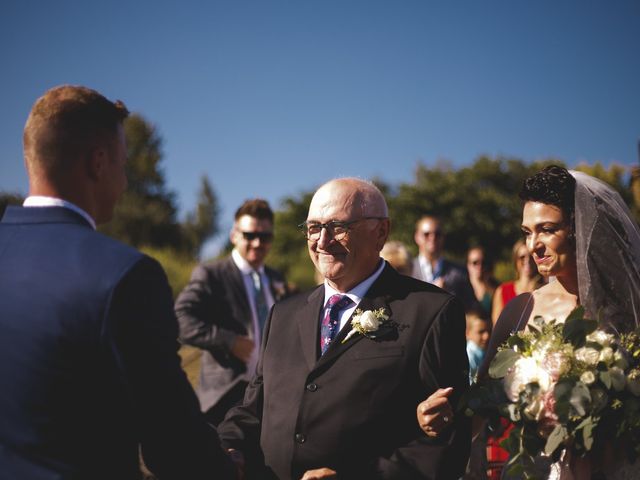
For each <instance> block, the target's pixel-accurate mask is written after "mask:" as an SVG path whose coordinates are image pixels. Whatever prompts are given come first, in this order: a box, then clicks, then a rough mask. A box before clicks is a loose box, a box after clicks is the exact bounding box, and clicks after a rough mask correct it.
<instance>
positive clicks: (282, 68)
mask: <svg viewBox="0 0 640 480" xmlns="http://www.w3.org/2000/svg"><path fill="white" fill-rule="evenodd" d="M0 72H1V73H0V79H1V80H0V81H1V82H2V90H1V91H2V94H1V100H2V102H1V104H0V190H5V191H15V192H19V193H23V194H26V192H27V178H26V174H25V173H24V169H23V166H22V146H21V132H22V127H23V125H24V121H25V119H26V116H27V114H28V112H29V109H30V107H31V105H32V103H33V101H34V100H35V99H36V98H37V97H38V96H40V95H41V94H42V93H43V92H44V91H45V90H46V89H48V88H50V87H52V86H54V85H58V84H62V83H72V84H84V85H87V86H90V87H92V88H95V89H97V90H99V91H100V92H102V93H103V94H105V95H106V96H107V97H109V98H111V99H116V98H118V99H121V100H123V101H124V102H125V103H126V104H127V106H128V107H129V109H130V110H132V111H136V112H139V113H141V114H142V115H143V116H144V117H146V118H147V119H148V120H149V121H151V122H152V123H154V124H155V125H156V126H157V128H158V130H159V132H160V134H161V136H162V137H163V139H164V161H163V164H164V171H165V174H166V178H167V183H168V186H169V188H170V189H172V190H174V191H175V192H176V194H177V200H178V202H179V206H180V212H181V214H184V212H185V211H187V210H189V209H191V208H193V206H194V204H195V201H196V190H197V188H198V185H199V177H200V176H201V175H202V174H203V173H204V174H207V175H208V176H209V178H210V180H211V181H212V184H213V186H214V188H215V190H216V192H217V194H218V196H219V198H220V200H221V203H222V208H223V211H222V218H221V220H222V222H221V223H222V227H223V228H224V229H225V230H227V229H228V228H229V227H230V225H231V222H232V215H233V212H234V210H235V208H236V207H237V206H238V205H239V204H240V203H241V202H242V201H243V200H244V199H246V198H249V197H254V196H262V197H265V198H267V199H268V200H269V201H271V202H272V203H273V205H274V207H276V208H277V207H278V206H279V202H280V200H281V199H282V198H283V197H284V196H287V195H297V194H298V193H299V192H301V191H307V190H311V189H313V188H315V187H316V186H317V185H318V184H319V183H321V182H323V181H324V180H327V179H328V178H331V177H334V176H338V175H357V176H361V177H366V178H370V177H373V176H378V177H381V178H383V179H384V180H386V181H388V182H391V183H394V184H396V183H399V182H410V181H412V180H413V172H414V169H415V167H416V165H417V163H418V162H422V163H424V164H427V165H431V164H433V163H434V162H436V161H437V160H438V159H448V160H450V161H451V162H452V163H453V164H454V165H456V166H462V165H465V164H468V163H470V162H472V161H473V160H474V159H475V158H476V157H477V156H478V155H481V154H488V155H492V156H493V155H508V156H516V157H519V158H522V159H524V160H527V161H533V160H535V159H538V158H542V157H549V156H553V157H557V158H560V159H562V160H564V161H565V162H567V163H568V164H570V165H575V164H577V163H579V162H581V161H586V162H588V163H593V162H595V161H601V162H604V163H605V164H609V163H611V162H617V163H621V164H625V165H632V164H637V162H638V155H637V142H638V139H639V137H640V2H638V1H636V0H627V1H605V0H602V1H589V0H575V1H573V0H572V1H569V0H563V1H558V0H554V1H549V0H536V1H533V0H502V1H490V0H484V1H479V0H468V1H462V0H459V1H458V0H442V1H430V0H385V1H378V0H313V1H311V0H290V1H271V0H253V1H250V0H225V1H215V0H202V1H190V0H183V1H175V2H168V1H160V0H155V1H149V0H140V1H126V2H124V1H101V2H94V1H89V0H83V1H80V0H78V1H69V0H58V1H55V2H53V1H50V0H42V1H34V0H8V1H5V2H3V6H2V9H1V10H0ZM210 248H211V247H210Z"/></svg>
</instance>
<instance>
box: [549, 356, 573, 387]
mask: <svg viewBox="0 0 640 480" xmlns="http://www.w3.org/2000/svg"><path fill="white" fill-rule="evenodd" d="M570 366H571V363H570V361H569V359H568V358H567V356H566V355H565V354H563V353H562V352H549V353H547V355H546V356H545V357H544V359H543V360H542V368H544V369H545V370H546V372H547V373H548V374H549V375H550V376H551V379H552V380H553V381H554V382H557V381H558V379H559V378H560V377H561V376H562V375H563V374H565V373H566V372H567V371H568V370H569V367H570Z"/></svg>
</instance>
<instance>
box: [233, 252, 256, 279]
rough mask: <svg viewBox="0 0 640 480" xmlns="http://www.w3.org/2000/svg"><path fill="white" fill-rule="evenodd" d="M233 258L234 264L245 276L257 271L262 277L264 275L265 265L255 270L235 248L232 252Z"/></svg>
mask: <svg viewBox="0 0 640 480" xmlns="http://www.w3.org/2000/svg"><path fill="white" fill-rule="evenodd" d="M231 258H232V260H233V263H235V264H236V267H238V269H239V270H240V271H241V272H242V273H243V274H244V275H250V274H251V272H253V271H257V272H258V273H259V274H260V275H262V274H263V273H264V265H260V266H259V267H258V268H253V267H252V266H251V265H250V264H249V262H247V260H246V259H245V258H244V257H243V256H242V255H240V252H239V251H238V250H237V249H235V248H234V249H233V250H232V251H231Z"/></svg>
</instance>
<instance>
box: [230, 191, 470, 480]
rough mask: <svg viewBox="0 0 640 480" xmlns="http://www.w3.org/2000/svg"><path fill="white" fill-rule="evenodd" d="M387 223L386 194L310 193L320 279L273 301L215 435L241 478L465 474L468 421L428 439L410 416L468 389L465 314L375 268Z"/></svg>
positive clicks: (311, 237) (310, 237)
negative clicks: (248, 376) (237, 393)
mask: <svg viewBox="0 0 640 480" xmlns="http://www.w3.org/2000/svg"><path fill="white" fill-rule="evenodd" d="M387 217H388V213H387V206H386V204H385V201H384V197H383V196H382V194H381V193H380V191H379V190H378V189H377V188H376V187H375V186H374V185H373V184H371V183H368V182H365V181H363V180H359V179H353V178H342V179H336V180H332V181H330V182H328V183H326V184H325V185H323V186H322V187H320V189H319V190H318V191H317V192H316V193H315V195H314V197H313V199H312V201H311V205H310V207H309V214H308V217H307V220H306V222H304V223H303V224H302V230H303V232H304V235H305V237H306V238H307V243H308V248H309V254H310V256H311V259H312V260H313V263H314V264H315V266H316V268H317V269H318V271H319V272H320V273H321V274H322V276H323V277H324V279H325V281H324V284H323V285H320V286H319V287H317V288H316V289H315V290H313V291H312V292H311V293H304V294H299V295H296V296H293V297H291V298H289V299H287V300H285V301H283V302H280V303H277V304H276V305H275V306H274V308H273V310H272V312H271V315H270V318H269V320H268V322H267V326H266V329H265V334H264V341H263V353H262V356H261V359H260V362H259V364H258V369H257V373H256V376H254V378H253V379H252V381H251V383H250V384H249V386H248V388H247V391H246V394H245V398H244V404H243V405H242V406H239V407H236V408H234V409H232V410H231V411H230V413H229V414H228V415H227V418H226V419H225V421H224V422H223V423H222V424H221V425H220V428H219V434H220V436H221V439H222V441H223V444H224V445H225V446H226V447H227V448H229V449H232V450H235V456H236V457H240V454H243V455H244V461H245V464H246V468H247V473H248V475H249V477H250V478H252V477H251V476H252V475H253V477H255V478H279V479H283V480H284V479H300V478H303V479H305V480H311V479H316V478H341V479H365V478H366V479H401V478H402V479H405V478H443V479H452V478H458V477H459V476H460V475H461V474H462V473H463V472H464V466H465V463H466V458H467V456H468V447H469V431H468V424H467V423H466V422H465V420H464V419H463V418H462V417H463V416H462V415H459V416H458V417H461V418H459V419H457V420H456V422H458V423H456V424H454V425H451V426H450V427H449V428H448V429H445V430H444V433H443V434H442V435H440V436H438V437H436V438H431V437H427V436H426V435H425V434H424V433H422V432H421V431H420V430H419V428H418V425H417V423H416V421H415V410H416V405H417V404H418V403H419V402H420V401H421V400H423V399H424V398H425V394H428V393H432V392H435V391H436V390H437V389H438V388H439V387H441V386H454V392H455V394H456V395H460V394H462V393H463V392H464V391H465V390H466V388H467V384H468V372H467V370H468V364H467V356H466V351H465V319H464V314H463V308H462V305H461V304H460V303H459V302H458V301H457V300H456V299H455V298H454V297H453V296H452V295H451V294H449V293H446V292H444V291H443V290H441V289H439V288H438V287H435V286H433V285H429V284H427V283H424V282H421V281H418V280H415V279H413V278H409V277H404V276H401V275H399V274H398V273H397V272H396V271H395V270H394V269H393V268H391V267H390V266H389V265H388V264H386V263H385V262H384V261H383V260H381V258H380V256H379V252H380V250H381V248H382V246H383V245H384V243H385V241H386V240H387V236H388V234H389V219H388V218H387ZM452 401H453V402H455V401H456V399H453V400H452ZM436 421H440V422H445V423H451V420H450V418H444V417H441V418H439V419H437V420H436Z"/></svg>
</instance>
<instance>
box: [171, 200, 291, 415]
mask: <svg viewBox="0 0 640 480" xmlns="http://www.w3.org/2000/svg"><path fill="white" fill-rule="evenodd" d="M229 238H230V239H231V243H232V244H233V246H234V248H233V251H232V252H231V255H229V256H228V257H226V258H224V259H222V260H217V261H214V262H210V263H205V264H203V265H198V266H197V267H196V268H195V269H194V271H193V274H192V275H191V281H190V282H189V284H188V285H187V286H186V287H185V289H184V290H183V291H182V293H181V294H180V295H179V297H178V299H177V301H176V314H177V316H178V322H179V324H180V340H181V341H182V342H183V343H186V344H188V345H193V346H195V347H198V348H200V349H202V363H201V369H200V383H199V387H198V389H197V392H198V398H199V399H200V407H201V408H202V411H203V412H206V416H207V419H208V420H209V422H210V423H212V424H214V425H218V424H219V423H220V422H221V421H222V419H223V418H224V416H225V414H226V413H227V411H228V410H229V409H230V408H231V407H233V406H234V405H236V404H237V403H238V402H240V401H241V400H242V397H243V396H244V390H245V388H246V386H247V383H248V381H249V380H250V379H251V376H252V375H253V373H254V372H255V369H256V364H257V362H258V355H259V352H260V341H261V339H262V330H263V327H264V322H265V321H266V318H267V315H268V314H269V310H270V309H271V307H272V306H273V304H274V303H275V302H276V301H278V300H281V299H282V298H283V297H284V296H285V295H286V294H287V286H286V283H285V280H284V277H283V276H282V275H281V274H280V273H278V272H276V271H275V270H274V269H272V268H269V267H267V266H265V265H264V259H265V257H266V256H267V254H268V253H269V249H270V248H271V242H272V240H273V212H272V211H271V208H270V207H269V204H268V203H267V202H266V201H265V200H262V199H253V200H247V201H245V202H244V203H243V204H242V205H241V206H240V208H238V210H237V211H236V214H235V222H234V224H233V228H232V229H231V233H230V235H229Z"/></svg>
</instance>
